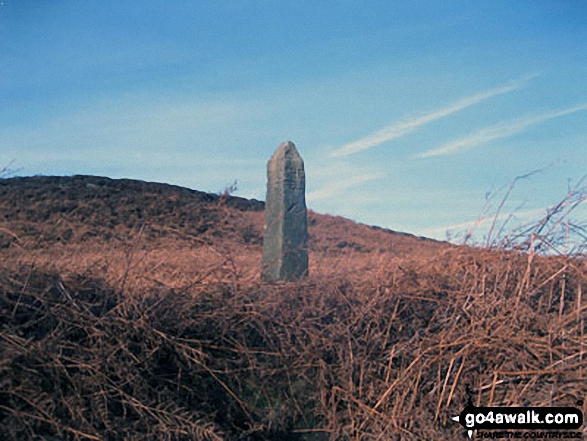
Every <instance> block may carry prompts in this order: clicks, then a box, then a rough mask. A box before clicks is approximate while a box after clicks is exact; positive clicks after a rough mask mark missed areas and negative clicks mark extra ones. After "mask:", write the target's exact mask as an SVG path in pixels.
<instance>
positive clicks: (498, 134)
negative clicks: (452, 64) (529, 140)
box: [415, 103, 587, 158]
mask: <svg viewBox="0 0 587 441" xmlns="http://www.w3.org/2000/svg"><path fill="white" fill-rule="evenodd" d="M584 110H587V103H583V104H578V105H576V106H573V107H568V108H566V109H560V110H554V111H551V112H547V113H543V114H542V115H538V116H530V117H526V118H521V119H517V120H514V121H509V122H505V123H500V124H497V125H495V126H491V127H486V128H484V129H481V130H478V131H477V132H474V133H471V134H470V135H468V136H465V137H464V138H461V139H457V140H455V141H450V142H448V143H446V144H443V145H441V146H440V147H438V148H435V149H430V150H427V151H425V152H424V153H420V154H418V155H415V157H416V158H429V157H433V156H444V155H449V154H453V153H457V152H459V151H462V150H467V149H470V148H473V147H477V146H479V145H482V144H486V143H488V142H490V141H494V140H496V139H501V138H507V137H509V136H513V135H515V134H517V133H520V132H522V131H524V130H525V129H527V128H528V127H530V126H533V125H536V124H540V123H543V122H545V121H548V120H550V119H553V118H559V117H562V116H566V115H570V114H572V113H577V112H581V111H584Z"/></svg>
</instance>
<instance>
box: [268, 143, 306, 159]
mask: <svg viewBox="0 0 587 441" xmlns="http://www.w3.org/2000/svg"><path fill="white" fill-rule="evenodd" d="M286 156H287V157H290V158H291V157H293V158H299V159H300V160H301V156H300V153H299V152H298V149H296V146H295V145H294V143H293V142H291V141H286V142H282V143H281V144H279V147H277V150H275V153H273V156H272V157H271V159H274V158H278V157H286Z"/></svg>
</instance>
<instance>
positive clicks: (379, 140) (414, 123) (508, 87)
mask: <svg viewBox="0 0 587 441" xmlns="http://www.w3.org/2000/svg"><path fill="white" fill-rule="evenodd" d="M536 76H538V74H533V75H528V76H525V77H522V78H518V79H516V80H513V81H510V82H508V83H507V84H504V85H502V86H499V87H496V88H494V89H491V90H487V91H485V92H480V93H477V94H475V95H471V96H468V97H466V98H462V99H460V100H459V101H457V102H455V103H452V104H450V105H449V106H447V107H443V108H441V109H437V110H435V111H433V112H431V113H428V114H426V115H423V116H421V117H418V118H413V119H408V120H406V121H400V122H397V123H394V124H392V125H390V126H388V127H385V128H383V129H381V130H379V131H377V132H375V133H372V134H370V135H367V136H365V137H363V138H361V139H358V140H357V141H354V142H351V143H350V144H346V145H343V146H342V147H339V148H337V149H336V150H334V151H332V152H331V153H330V156H331V157H341V156H347V155H351V154H353V153H357V152H360V151H363V150H367V149H370V148H372V147H375V146H377V145H380V144H383V143H384V142H388V141H391V140H394V139H397V138H401V137H402V136H405V135H407V134H408V133H411V132H413V131H415V130H417V129H418V128H420V127H422V126H423V125H426V124H429V123H431V122H433V121H436V120H437V119H440V118H444V117H445V116H449V115H452V114H453V113H456V112H459V111H461V110H463V109H466V108H467V107H470V106H473V105H475V104H478V103H480V102H482V101H485V100H487V99H489V98H492V97H494V96H497V95H503V94H505V93H509V92H512V91H514V90H518V89H520V88H522V87H523V86H525V85H526V84H527V83H528V81H529V80H530V79H532V78H535V77H536Z"/></svg>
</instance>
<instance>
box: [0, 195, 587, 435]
mask: <svg viewBox="0 0 587 441" xmlns="http://www.w3.org/2000/svg"><path fill="white" fill-rule="evenodd" d="M218 210H219V211H218V212H217V216H218V217H217V218H216V222H217V224H218V225H219V228H216V229H214V228H209V229H208V230H207V231H206V232H204V233H202V234H199V235H196V236H194V235H191V234H186V233H185V232H183V231H182V230H181V229H177V228H174V233H172V234H168V235H165V236H164V237H160V236H157V234H156V233H153V232H152V231H149V228H150V227H149V226H148V225H146V226H144V227H143V228H142V229H137V228H135V227H133V228H134V229H133V230H128V229H127V230H124V231H122V230H121V231H122V233H121V234H122V236H123V237H122V238H121V239H118V240H104V239H103V238H102V237H100V236H99V235H98V236H93V237H92V238H91V239H88V238H86V240H84V241H75V240H72V241H70V242H68V243H63V242H62V241H54V242H50V243H48V244H46V245H45V246H42V241H41V240H39V239H38V238H37V239H35V240H31V241H22V240H20V241H19V240H15V241H12V242H11V245H10V246H9V247H7V248H5V249H3V250H1V251H0V252H1V255H2V262H3V263H2V265H1V267H0V306H1V308H0V310H1V311H2V312H1V315H0V354H1V357H0V360H1V361H0V372H1V373H0V378H1V380H0V384H1V387H0V396H1V397H0V438H2V439H72V440H74V439H78V440H86V439H96V440H98V439H99V440H118V439H169V440H171V439H203V440H205V439H208V440H219V439H227V440H233V439H235V440H236V439H242V440H245V439H248V440H294V439H315V440H393V439H398V440H399V439H402V440H403V439H407V440H421V439H432V440H437V439H438V440H442V439H463V438H464V436H465V433H464V430H462V428H461V427H460V426H459V425H458V424H456V423H455V422H453V421H452V420H451V419H450V418H451V417H452V416H454V415H457V414H458V413H459V412H460V411H461V410H462V408H463V407H464V405H465V404H466V402H467V399H468V394H467V387H468V388H469V389H470V390H471V391H472V394H473V399H474V402H475V404H477V405H484V406H491V405H494V406H497V405H500V406H508V405H516V406H524V405H532V406H546V405H549V406H551V405H552V406H554V405H556V406H576V405H577V402H578V401H579V400H584V399H585V395H586V393H587V353H586V351H587V336H586V333H587V327H586V322H587V300H586V297H587V296H586V295H585V287H586V286H587V271H586V270H587V265H586V262H585V259H584V258H582V257H573V258H571V257H565V256H562V257H544V256H540V255H536V254H533V253H517V252H513V251H504V250H491V251H489V250H483V249H471V248H464V247H453V246H446V245H443V244H439V243H436V242H422V241H417V240H416V239H414V238H409V237H404V236H397V235H394V234H392V233H389V232H385V231H380V230H374V229H372V228H370V227H367V226H362V225H356V224H354V223H352V222H350V221H347V220H344V219H340V218H336V217H332V216H327V217H325V216H321V215H317V214H315V213H312V214H311V217H310V225H311V240H312V245H311V250H310V262H311V277H310V278H309V279H307V280H305V281H303V282H300V283H283V284H273V285H265V284H260V282H259V272H260V270H259V268H260V260H261V254H260V243H259V242H258V241H255V240H250V239H251V238H254V237H256V236H255V235H258V234H259V229H260V228H261V223H262V212H251V211H239V210H235V209H233V208H231V207H227V206H222V205H220V206H219V207H218ZM76 222H78V221H76ZM19 225H21V224H10V223H6V224H5V227H6V228H7V229H12V230H18V231H20V230H19V228H20V227H19ZM35 228H37V229H39V230H40V229H42V228H43V225H42V224H39V223H37V224H36V227H35ZM86 228H89V229H90V230H91V229H95V228H96V227H95V226H92V225H91V224H90V225H89V226H88V225H86ZM156 228H157V229H160V228H161V226H160V225H158V226H156ZM129 231H131V233H132V234H130V233H129ZM157 231H159V230H157ZM218 232H224V234H218ZM125 235H126V236H125ZM246 237H248V238H249V240H247V239H245V238H246ZM341 243H342V245H339V244H341ZM408 248H411V249H412V251H411V252H408V251H407V249H408ZM583 410H587V406H586V405H585V404H583Z"/></svg>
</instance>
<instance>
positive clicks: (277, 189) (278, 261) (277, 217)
mask: <svg viewBox="0 0 587 441" xmlns="http://www.w3.org/2000/svg"><path fill="white" fill-rule="evenodd" d="M307 275H308V213H307V209H306V177H305V174H304V161H303V160H302V157H301V156H300V154H299V153H298V151H297V149H296V147H295V145H294V144H293V143H292V142H289V141H288V142H284V143H282V144H281V145H280V146H279V147H278V149H277V150H276V151H275V153H274V154H273V156H272V157H271V159H270V160H269V162H268V163H267V198H266V202H265V229H264V235H263V268H262V272H261V280H262V281H264V282H273V281H277V280H287V281H296V280H300V279H301V278H302V277H304V276H307Z"/></svg>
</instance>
